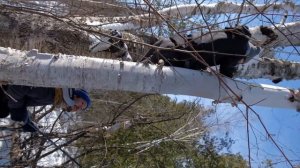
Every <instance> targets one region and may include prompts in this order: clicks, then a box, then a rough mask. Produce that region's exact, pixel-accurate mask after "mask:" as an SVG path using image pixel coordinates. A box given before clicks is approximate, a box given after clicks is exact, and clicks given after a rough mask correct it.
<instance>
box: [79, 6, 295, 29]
mask: <svg viewBox="0 0 300 168" xmlns="http://www.w3.org/2000/svg"><path fill="white" fill-rule="evenodd" d="M241 8H242V9H241ZM268 12H282V13H284V12H290V13H293V14H295V13H300V5H296V4H294V3H292V2H288V3H279V4H275V3H273V4H255V5H253V4H249V3H246V4H244V5H243V6H242V5H241V4H236V3H233V2H218V3H211V4H201V5H198V4H188V5H177V6H172V7H167V8H164V9H162V10H159V11H158V13H159V14H160V15H162V16H163V17H164V18H165V19H166V20H169V19H181V18H182V17H190V16H195V15H200V14H201V13H202V14H203V15H207V14H209V15H214V14H223V13H227V14H233V13H242V14H256V13H257V14H258V13H268ZM73 19H74V21H77V20H80V21H82V20H86V22H87V24H89V25H94V26H96V25H98V26H99V28H103V29H116V30H132V29H140V28H145V27H149V25H151V26H156V25H159V24H161V23H163V22H164V20H162V19H161V18H159V17H157V16H155V14H153V13H152V14H149V13H146V14H141V15H136V16H124V17H113V18H110V17H89V18H83V17H77V18H73ZM124 21H126V22H124Z"/></svg>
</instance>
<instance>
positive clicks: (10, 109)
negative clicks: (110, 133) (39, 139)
mask: <svg viewBox="0 0 300 168" xmlns="http://www.w3.org/2000/svg"><path fill="white" fill-rule="evenodd" d="M51 104H52V105H54V106H55V107H57V108H62V109H63V110H64V111H67V112H76V111H82V110H86V109H88V108H89V107H90V106H91V99H90V97H89V95H88V93H87V92H86V91H85V90H83V89H72V88H45V87H31V86H19V85H3V86H2V87H1V89H0V118H5V117H7V116H8V115H9V114H10V116H11V119H12V120H13V121H17V122H18V123H22V128H23V131H25V132H36V131H37V127H36V124H35V123H34V122H33V121H32V120H31V118H30V113H29V112H28V110H27V107H28V106H44V105H51Z"/></svg>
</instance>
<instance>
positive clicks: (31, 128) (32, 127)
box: [22, 120, 39, 132]
mask: <svg viewBox="0 0 300 168" xmlns="http://www.w3.org/2000/svg"><path fill="white" fill-rule="evenodd" d="M22 129H23V131H24V132H36V131H37V130H38V129H39V127H38V125H37V124H36V123H34V122H33V121H31V120H28V121H27V122H26V124H25V125H23V127H22Z"/></svg>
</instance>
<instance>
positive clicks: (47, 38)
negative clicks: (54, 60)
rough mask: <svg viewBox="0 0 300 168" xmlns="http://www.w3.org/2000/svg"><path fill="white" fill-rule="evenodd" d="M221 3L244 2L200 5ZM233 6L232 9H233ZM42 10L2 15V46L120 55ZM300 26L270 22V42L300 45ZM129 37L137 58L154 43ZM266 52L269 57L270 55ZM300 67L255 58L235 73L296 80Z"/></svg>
mask: <svg viewBox="0 0 300 168" xmlns="http://www.w3.org/2000/svg"><path fill="white" fill-rule="evenodd" d="M3 6H4V7H3V8H4V9H5V10H7V11H10V12H13V10H14V7H13V6H10V7H6V6H5V5H3ZM220 7H222V10H224V11H223V12H226V11H227V12H229V11H230V12H233V13H234V12H237V11H238V10H240V9H241V4H234V3H224V2H222V3H221V2H220V3H216V4H213V5H201V6H200V7H199V8H203V11H202V12H204V14H205V13H206V14H208V13H210V12H213V11H214V12H215V13H214V14H216V13H217V11H218V10H216V9H218V8H220ZM256 7H257V8H254V6H253V5H244V6H243V12H245V13H247V12H248V13H255V12H257V11H263V12H268V11H272V10H275V11H285V10H290V12H292V13H299V6H298V5H294V4H292V3H283V4H276V5H274V4H272V5H269V6H267V5H256ZM223 8H224V9H223ZM225 8H226V9H225ZM231 8H232V10H229V9H231ZM193 9H198V8H197V5H195V4H193V5H180V6H178V7H177V8H175V7H170V8H165V9H163V10H161V11H159V13H160V14H161V15H163V16H167V15H168V14H172V15H170V16H178V15H179V14H181V15H183V16H185V15H196V14H199V13H197V12H193ZM27 12H28V11H27ZM198 12H199V11H198ZM29 13H30V12H29ZM37 13H38V12H37ZM220 13H221V12H220ZM42 14H43V13H40V14H38V15H32V14H11V15H8V16H9V17H8V16H5V15H0V25H2V26H0V33H1V36H2V37H3V38H1V39H0V43H1V46H5V47H12V48H18V49H27V50H30V49H33V48H37V49H39V50H41V51H42V52H49V53H64V54H75V55H86V56H95V57H101V58H116V56H114V55H113V54H111V53H108V52H98V53H97V54H91V53H90V51H89V49H88V48H89V45H90V44H91V41H89V39H88V36H87V34H86V33H83V31H81V30H80V31H79V30H78V29H77V28H75V27H72V26H70V25H68V24H66V23H68V22H69V21H70V20H68V19H63V21H65V22H60V21H58V20H55V19H53V18H50V16H48V17H45V16H41V15H42ZM6 15H7V14H6ZM39 15H40V16H39ZM143 16H144V15H143ZM144 17H149V15H145V16H144ZM116 19H117V18H116ZM151 20H152V19H151ZM41 21H43V22H41ZM78 24H80V25H86V23H85V22H82V21H81V22H80V23H79V22H78ZM118 27H124V25H123V26H122V25H119V26H118ZM125 27H126V26H125ZM299 27H300V22H292V23H287V24H284V25H282V24H278V25H273V26H269V28H271V29H272V30H273V31H274V32H275V34H276V35H277V36H278V37H277V39H276V40H274V41H273V42H272V43H271V44H268V47H285V46H295V45H299V44H300V40H299V39H300V36H299V33H298V30H299ZM82 30H85V27H82ZM93 30H94V31H93V32H97V31H95V29H93ZM250 31H251V33H252V37H253V38H252V39H251V41H252V42H253V43H255V44H256V45H258V46H259V45H261V44H263V43H265V42H266V41H267V40H268V37H267V36H265V35H263V34H262V32H261V30H260V27H259V26H257V27H252V28H250ZM99 32H100V31H99ZM222 34H224V33H223V32H216V33H215V36H214V37H215V38H217V37H219V36H222ZM206 36H208V37H207V38H211V34H201V33H195V34H193V37H194V38H195V39H197V38H199V37H201V38H206ZM128 37H129V36H128ZM128 37H126V38H125V39H127V40H129V41H132V42H128V41H127V42H128V43H129V44H130V45H129V52H130V53H131V55H133V56H134V60H139V59H140V57H141V56H142V55H144V52H145V49H144V47H143V46H145V45H146V46H148V47H149V46H150V45H147V44H143V43H142V41H141V39H137V38H128ZM262 56H263V57H266V55H262ZM268 57H271V58H272V57H274V55H271V56H268ZM299 69H300V68H299V63H298V62H289V61H286V60H280V61H277V60H274V59H258V61H255V62H251V64H245V65H240V66H239V71H238V73H237V74H235V77H236V78H244V79H255V78H266V79H273V78H282V79H286V80H296V79H299V76H300V74H299V73H300V72H299Z"/></svg>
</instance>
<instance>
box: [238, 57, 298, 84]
mask: <svg viewBox="0 0 300 168" xmlns="http://www.w3.org/2000/svg"><path fill="white" fill-rule="evenodd" d="M234 78H241V79H258V78H264V79H271V80H272V79H274V78H282V79H285V80H298V79H300V63H299V62H292V61H286V60H278V59H272V58H257V59H254V60H252V61H249V62H248V63H246V64H240V65H239V67H238V71H237V73H236V74H235V75H234Z"/></svg>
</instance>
